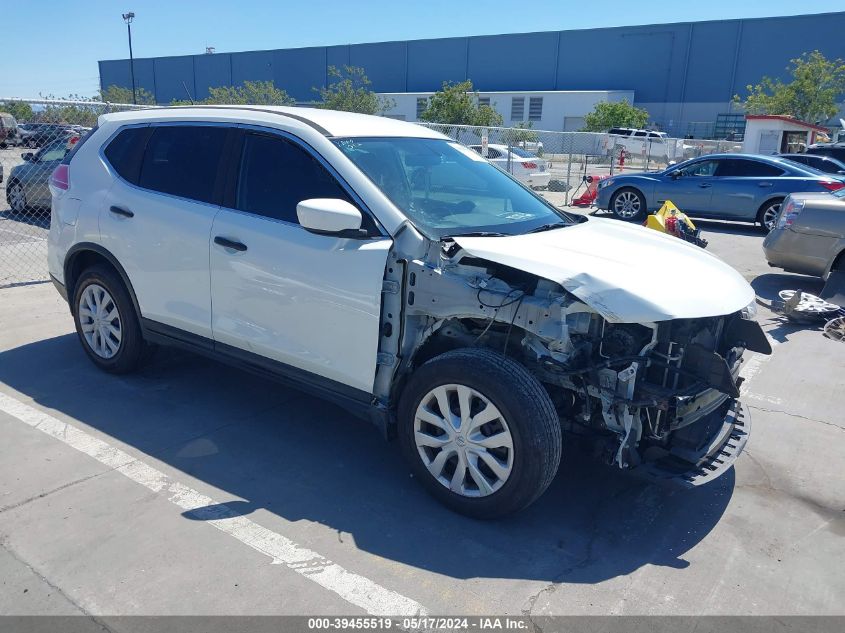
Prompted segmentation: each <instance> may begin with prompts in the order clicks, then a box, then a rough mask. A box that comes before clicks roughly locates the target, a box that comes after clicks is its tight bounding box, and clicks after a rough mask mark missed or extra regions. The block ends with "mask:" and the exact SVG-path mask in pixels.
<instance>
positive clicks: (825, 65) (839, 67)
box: [734, 50, 845, 123]
mask: <svg viewBox="0 0 845 633" xmlns="http://www.w3.org/2000/svg"><path fill="white" fill-rule="evenodd" d="M789 64H790V65H789V66H787V68H786V70H787V72H788V73H790V75H791V76H792V81H790V82H789V83H783V82H782V81H781V80H780V79H772V78H771V77H763V78H762V79H761V80H760V83H758V84H757V85H754V86H752V85H751V84H749V85H748V86H746V90H747V91H748V96H747V97H746V98H745V100H744V101H743V100H742V99H741V98H740V96H739V95H735V96H734V102H735V103H739V104H741V105H742V106H743V107H744V108H745V111H746V112H748V113H749V114H784V115H788V116H793V117H795V118H796V119H800V120H802V121H810V122H811V123H814V122H820V121H826V120H827V119H829V118H830V117H832V116H833V115H834V114H836V113H837V111H838V110H839V108H838V107H837V99H839V98H841V96H842V94H843V93H845V61H843V60H841V59H835V60H833V61H831V60H829V59H827V58H826V57H825V56H824V55H822V54H821V53H820V52H819V51H817V50H816V51H813V52H811V53H804V54H803V55H801V56H800V57H796V58H795V59H791V60H789Z"/></svg>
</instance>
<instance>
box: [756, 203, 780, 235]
mask: <svg viewBox="0 0 845 633" xmlns="http://www.w3.org/2000/svg"><path fill="white" fill-rule="evenodd" d="M781 204H783V198H777V199H775V200H769V201H768V202H766V203H765V204H764V205H763V206H762V207H760V211H759V212H758V213H757V222H758V223H759V224H760V226H761V227H762V228H763V229H764V230H765V231H766V232H767V233H768V232H769V231H771V230H772V229H773V228H775V224H777V221H778V214H780V205H781Z"/></svg>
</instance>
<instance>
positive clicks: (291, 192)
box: [236, 134, 349, 223]
mask: <svg viewBox="0 0 845 633" xmlns="http://www.w3.org/2000/svg"><path fill="white" fill-rule="evenodd" d="M309 198H342V199H344V200H347V201H349V197H348V196H347V195H346V192H345V191H344V190H343V189H342V188H341V186H340V185H339V184H338V182H337V181H336V180H335V179H334V177H333V176H332V175H331V174H330V173H329V172H328V171H326V169H325V167H323V166H322V165H321V164H320V163H319V162H318V161H317V160H316V159H315V158H313V157H312V156H311V155H310V154H309V153H308V152H306V151H305V150H303V149H301V148H299V147H297V146H296V145H294V144H293V143H291V142H289V141H286V140H284V139H282V138H279V137H276V136H267V135H263V134H247V136H246V138H245V139H244V148H243V154H242V158H241V170H240V176H239V178H238V189H237V195H236V206H237V208H238V209H241V210H242V211H249V212H251V213H257V214H259V215H264V216H267V217H268V218H276V219H278V220H284V221H286V222H294V223H298V220H297V217H296V205H297V204H298V203H299V202H302V201H303V200H308V199H309Z"/></svg>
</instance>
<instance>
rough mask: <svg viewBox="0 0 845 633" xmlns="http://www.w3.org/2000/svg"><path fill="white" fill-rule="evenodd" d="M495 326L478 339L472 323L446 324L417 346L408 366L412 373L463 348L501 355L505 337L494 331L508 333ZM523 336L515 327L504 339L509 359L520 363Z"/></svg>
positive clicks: (520, 330)
mask: <svg viewBox="0 0 845 633" xmlns="http://www.w3.org/2000/svg"><path fill="white" fill-rule="evenodd" d="M496 325H497V327H496V328H495V329H491V330H490V331H489V332H487V333H486V334H485V336H483V338H481V339H479V337H478V335H477V334H476V333H475V331H476V330H477V329H479V328H478V321H477V320H476V319H454V320H449V321H448V322H447V323H445V324H444V325H443V326H442V327H441V328H440V329H439V330H437V331H436V332H435V333H433V334H432V335H431V336H429V337H428V338H427V339H426V340H425V341H424V342H423V344H422V345H420V347H419V348H418V349H417V351H416V353H415V354H414V357H413V359H412V361H411V362H412V366H413V367H414V369H416V368H418V367H419V366H420V365H422V364H423V363H425V362H426V361H429V360H431V359H432V358H434V357H435V356H439V355H440V354H444V353H446V352H448V351H451V350H453V349H460V348H465V347H482V348H489V349H492V350H494V351H498V352H500V353H501V352H503V350H504V340H505V338H506V336H507V335H506V334H505V333H503V332H501V331H499V332H497V331H496V330H504V331H505V332H506V331H507V330H508V324H506V323H498V324H496ZM527 333H528V332H527V331H526V330H524V329H523V328H521V327H519V326H518V325H513V326H512V327H510V335H509V336H507V341H508V355H509V356H513V357H514V358H516V359H517V360H521V356H522V348H521V347H520V344H519V342H520V341H521V340H522V339H523V338H524V337H525V335H526V334H527Z"/></svg>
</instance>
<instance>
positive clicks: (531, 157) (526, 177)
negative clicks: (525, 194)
mask: <svg viewBox="0 0 845 633" xmlns="http://www.w3.org/2000/svg"><path fill="white" fill-rule="evenodd" d="M469 147H470V149H472V150H473V151H475V152H477V153H479V154H481V151H482V150H481V145H470V146H469ZM487 160H489V161H490V162H491V163H493V164H494V165H495V166H496V167H498V168H500V169H502V170H503V171H506V172H508V173H509V174H511V175H513V177H514V178H516V179H517V180H519V181H520V182H521V183H524V184H526V185H528V186H529V187H532V188H533V189H545V188H547V187H548V186H549V181H550V180H551V179H552V175H551V173H550V172H549V164H548V163H547V162H546V160H545V159H543V158H540V157H539V156H537V155H536V154H534V153H532V152H530V151H528V150H524V149H522V148H520V147H511V148H510V149H508V146H507V145H499V144H496V143H491V144H490V145H488V146H487Z"/></svg>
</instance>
